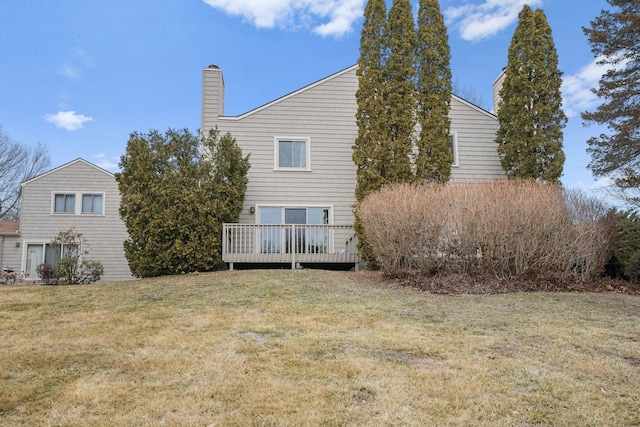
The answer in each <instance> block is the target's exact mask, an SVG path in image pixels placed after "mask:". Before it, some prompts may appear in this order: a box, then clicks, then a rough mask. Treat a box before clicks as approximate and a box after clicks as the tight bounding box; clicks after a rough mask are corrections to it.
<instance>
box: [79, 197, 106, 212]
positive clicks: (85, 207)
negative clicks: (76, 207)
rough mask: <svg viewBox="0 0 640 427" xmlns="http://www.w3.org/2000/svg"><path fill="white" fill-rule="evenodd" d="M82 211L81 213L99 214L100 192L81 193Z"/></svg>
mask: <svg viewBox="0 0 640 427" xmlns="http://www.w3.org/2000/svg"><path fill="white" fill-rule="evenodd" d="M82 213H83V214H101V213H102V194H83V195H82Z"/></svg>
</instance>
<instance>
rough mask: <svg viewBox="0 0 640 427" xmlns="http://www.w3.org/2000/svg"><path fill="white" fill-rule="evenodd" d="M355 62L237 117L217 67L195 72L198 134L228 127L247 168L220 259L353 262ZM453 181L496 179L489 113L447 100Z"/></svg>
mask: <svg viewBox="0 0 640 427" xmlns="http://www.w3.org/2000/svg"><path fill="white" fill-rule="evenodd" d="M356 68H357V65H354V66H351V67H349V68H346V69H344V70H342V71H339V72H337V73H335V74H333V75H331V76H328V77H326V78H324V79H322V80H320V81H317V82H315V83H312V84H310V85H308V86H306V87H303V88H301V89H299V90H296V91H295V92H292V93H290V94H288V95H285V96H282V97H281V98H278V99H276V100H274V101H272V102H269V103H267V104H265V105H262V106H260V107H258V108H255V109H253V110H251V111H248V112H246V113H244V114H241V115H239V116H225V115H224V78H223V73H222V70H221V69H220V68H219V67H217V66H215V65H212V66H209V67H208V68H205V69H203V70H202V79H203V80H202V117H201V130H202V131H203V132H208V131H209V129H211V128H215V127H217V128H218V129H219V130H220V131H221V132H222V133H226V132H230V133H231V135H232V136H233V137H235V138H236V141H237V143H238V145H239V146H240V148H241V149H242V150H243V152H244V153H245V154H247V153H250V155H251V157H250V162H251V169H250V170H249V173H248V180H249V183H248V187H247V192H246V198H245V204H244V208H243V210H242V213H241V215H240V221H239V224H228V225H225V231H224V236H223V260H224V261H225V262H227V263H229V265H230V267H231V268H233V264H234V263H243V262H286V263H291V265H292V267H293V266H297V265H298V264H303V265H304V264H305V263H312V262H346V263H351V262H353V263H356V264H357V262H358V258H357V253H356V250H355V239H354V233H353V219H354V218H353V213H352V206H353V204H354V203H355V195H354V191H355V185H356V166H355V165H354V163H353V161H352V158H351V155H352V146H353V144H354V141H355V139H356V136H357V132H358V129H357V126H356V121H355V115H356V110H357V104H356V97H355V94H356V91H357V89H358V78H357V76H356ZM450 119H451V144H452V150H453V154H454V162H453V167H452V174H451V179H452V181H479V180H489V179H500V178H503V177H504V176H505V175H504V172H503V170H502V167H501V165H500V158H499V157H498V153H497V151H496V144H495V142H494V140H495V134H496V131H497V129H498V121H497V118H496V116H495V115H493V114H491V113H489V112H487V111H485V110H483V109H481V108H479V107H477V106H475V105H473V104H471V103H469V102H467V101H465V100H464V99H462V98H459V97H457V96H455V95H453V96H452V99H451V112H450Z"/></svg>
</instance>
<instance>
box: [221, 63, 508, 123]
mask: <svg viewBox="0 0 640 427" xmlns="http://www.w3.org/2000/svg"><path fill="white" fill-rule="evenodd" d="M356 68H358V64H354V65H351V66H349V67H347V68H345V69H343V70H340V71H338V72H336V73H333V74H331V75H329V76H327V77H324V78H322V79H320V80H317V81H315V82H313V83H311V84H308V85H306V86H304V87H302V88H300V89H297V90H294V91H293V92H290V93H288V94H286V95H283V96H281V97H279V98H276V99H274V100H273V101H270V102H267V103H266V104H263V105H261V106H259V107H256V108H254V109H252V110H249V111H247V112H246V113H242V114H240V115H237V116H218V120H230V121H235V120H241V119H244V118H245V117H248V116H250V115H252V114H255V113H258V112H260V111H262V110H264V109H265V108H269V107H271V106H272V105H275V104H278V103H280V102H282V101H285V100H287V99H289V98H291V97H293V96H296V95H298V94H300V93H302V92H305V91H307V90H309V89H313V88H314V87H316V86H318V85H321V84H323V83H325V82H326V81H328V80H331V79H334V78H336V77H340V76H341V75H343V74H345V73H348V72H350V71H352V70H355V69H356ZM451 97H452V98H456V99H457V100H459V101H461V102H462V103H463V104H466V105H468V106H469V107H471V108H473V109H475V110H477V111H478V112H480V113H482V114H485V115H486V116H488V117H490V118H492V119H497V116H496V115H495V114H493V113H492V112H490V111H488V110H485V109H484V108H482V107H479V106H477V105H475V104H473V103H471V102H469V101H467V100H466V99H464V98H461V97H459V96H458V95H456V94H453V93H452V94H451Z"/></svg>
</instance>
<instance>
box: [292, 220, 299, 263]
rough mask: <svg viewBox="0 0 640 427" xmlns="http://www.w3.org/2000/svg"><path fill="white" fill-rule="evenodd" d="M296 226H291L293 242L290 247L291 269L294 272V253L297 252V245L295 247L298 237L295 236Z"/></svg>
mask: <svg viewBox="0 0 640 427" xmlns="http://www.w3.org/2000/svg"><path fill="white" fill-rule="evenodd" d="M296 232H297V230H296V226H295V225H292V226H291V240H292V241H293V244H292V245H291V269H292V270H295V269H296V252H297V251H298V247H297V246H298V245H297V241H298V238H297V237H298V236H297V235H296Z"/></svg>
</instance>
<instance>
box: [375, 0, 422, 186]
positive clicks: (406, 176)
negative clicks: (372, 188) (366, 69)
mask: <svg viewBox="0 0 640 427" xmlns="http://www.w3.org/2000/svg"><path fill="white" fill-rule="evenodd" d="M385 34H386V37H385V39H386V42H387V46H388V52H389V56H388V58H387V62H386V66H385V69H384V70H385V73H384V74H385V78H384V79H385V89H384V94H385V96H386V114H384V115H383V116H382V117H379V120H381V121H382V123H383V130H384V132H385V134H386V138H385V139H386V144H385V146H384V149H383V150H382V153H383V157H382V159H381V161H382V164H383V165H384V169H383V171H384V173H383V176H384V178H385V179H386V182H387V183H396V182H408V181H412V180H413V178H414V175H413V171H412V164H411V153H412V150H413V134H414V131H415V125H416V118H415V113H414V111H415V86H414V82H415V68H414V57H415V56H414V55H415V48H416V33H415V28H414V24H413V14H412V12H411V4H410V2H409V0H394V1H393V5H392V6H391V9H390V10H389V17H388V20H387V25H386V27H385Z"/></svg>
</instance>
